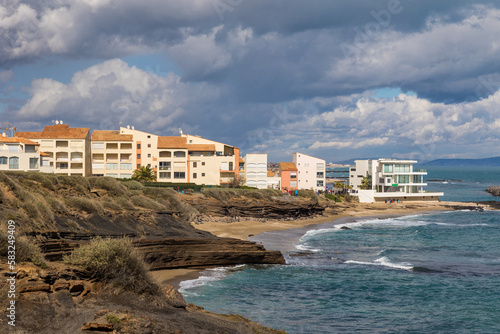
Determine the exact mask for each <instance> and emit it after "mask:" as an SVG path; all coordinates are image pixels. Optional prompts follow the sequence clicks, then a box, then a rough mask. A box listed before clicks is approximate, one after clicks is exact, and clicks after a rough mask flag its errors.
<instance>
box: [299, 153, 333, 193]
mask: <svg viewBox="0 0 500 334" xmlns="http://www.w3.org/2000/svg"><path fill="white" fill-rule="evenodd" d="M293 162H294V163H295V166H296V167H297V170H298V173H299V175H298V183H297V187H298V189H311V190H314V191H319V190H325V186H326V162H325V160H323V159H318V158H315V157H312V156H310V155H307V154H303V153H294V154H293Z"/></svg>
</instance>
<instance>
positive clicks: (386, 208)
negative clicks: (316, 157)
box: [151, 202, 476, 288]
mask: <svg viewBox="0 0 500 334" xmlns="http://www.w3.org/2000/svg"><path fill="white" fill-rule="evenodd" d="M475 205H476V204H475V203H462V202H408V203H392V204H389V203H373V204H363V203H336V204H335V205H334V206H332V207H329V208H327V209H326V210H325V214H324V215H323V216H319V217H313V218H309V219H296V220H280V221H265V220H240V221H239V222H232V223H226V222H218V221H213V222H206V223H203V224H194V225H193V226H194V227H196V228H197V229H200V230H204V231H208V232H210V233H212V234H214V235H217V236H219V237H224V238H238V239H243V240H247V239H248V238H249V237H253V236H255V235H258V234H260V233H263V232H270V231H277V230H288V229H294V228H303V227H306V226H310V225H317V224H323V223H328V222H334V221H335V220H337V219H340V218H345V217H380V216H387V215H395V216H397V215H410V214H415V213H422V212H431V211H447V210H450V208H449V207H448V206H454V207H456V206H464V207H467V206H469V207H470V206H475ZM201 271H203V268H199V269H196V268H190V269H168V270H159V271H153V272H151V273H152V275H153V277H154V278H155V279H156V280H157V281H158V283H160V284H171V285H173V286H174V287H176V288H178V287H179V283H180V282H182V281H184V280H190V279H196V278H197V277H198V276H199V273H200V272H201Z"/></svg>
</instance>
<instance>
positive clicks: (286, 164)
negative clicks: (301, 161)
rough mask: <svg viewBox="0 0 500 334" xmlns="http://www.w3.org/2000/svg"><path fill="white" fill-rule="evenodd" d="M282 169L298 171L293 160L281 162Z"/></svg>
mask: <svg viewBox="0 0 500 334" xmlns="http://www.w3.org/2000/svg"><path fill="white" fill-rule="evenodd" d="M279 166H280V170H284V171H291V172H296V171H297V170H298V169H297V167H295V164H294V163H293V162H280V163H279Z"/></svg>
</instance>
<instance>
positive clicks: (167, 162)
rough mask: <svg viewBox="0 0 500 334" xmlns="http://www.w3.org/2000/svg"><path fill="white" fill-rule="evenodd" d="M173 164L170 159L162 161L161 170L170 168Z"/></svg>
mask: <svg viewBox="0 0 500 334" xmlns="http://www.w3.org/2000/svg"><path fill="white" fill-rule="evenodd" d="M170 169H171V164H170V161H160V170H170Z"/></svg>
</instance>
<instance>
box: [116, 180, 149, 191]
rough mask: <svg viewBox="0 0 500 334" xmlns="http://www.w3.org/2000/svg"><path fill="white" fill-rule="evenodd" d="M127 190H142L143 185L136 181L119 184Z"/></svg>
mask: <svg viewBox="0 0 500 334" xmlns="http://www.w3.org/2000/svg"><path fill="white" fill-rule="evenodd" d="M121 183H122V184H123V185H124V186H125V187H127V189H128V190H142V189H144V185H143V184H141V183H140V182H137V181H122V182H121Z"/></svg>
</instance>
